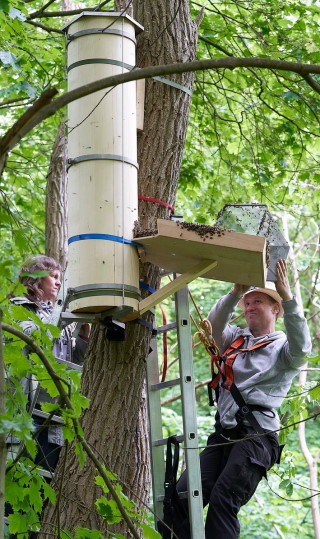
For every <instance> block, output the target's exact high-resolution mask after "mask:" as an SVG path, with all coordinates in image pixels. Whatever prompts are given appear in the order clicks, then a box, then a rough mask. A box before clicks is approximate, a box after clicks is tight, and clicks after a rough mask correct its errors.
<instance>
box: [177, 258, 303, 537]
mask: <svg viewBox="0 0 320 539" xmlns="http://www.w3.org/2000/svg"><path fill="white" fill-rule="evenodd" d="M239 300H240V301H239ZM237 303H239V305H240V307H241V308H242V309H243V311H244V315H245V318H246V321H247V327H246V328H245V329H241V328H239V327H237V326H232V325H230V324H229V323H228V322H229V320H230V318H231V315H232V313H233V310H234V309H235V307H236V305H237ZM282 314H283V315H284V325H285V329H286V333H284V332H283V331H275V323H276V319H277V317H278V316H281V315H282ZM209 320H210V322H211V324H212V330H213V331H212V333H213V337H214V339H215V341H216V343H217V346H218V347H219V350H220V353H221V355H222V356H223V353H225V352H226V350H228V348H229V347H230V345H231V344H233V343H234V342H235V341H236V340H237V339H238V338H239V337H242V339H240V345H239V346H237V345H234V346H236V348H237V350H236V351H237V354H236V357H235V359H234V362H233V365H232V367H231V371H233V374H232V376H233V377H234V384H235V385H236V387H237V388H238V391H237V390H236V392H235V391H230V383H228V380H227V378H228V376H227V372H228V371H227V370H226V369H225V366H226V365H227V364H228V363H224V362H223V361H222V363H221V368H222V370H223V371H224V373H223V375H222V376H220V381H219V386H218V388H219V396H218V405H217V406H218V413H217V417H216V424H215V432H214V433H213V434H211V435H210V436H209V438H208V443H207V447H206V449H205V450H204V451H203V452H202V453H201V456H200V465H201V478H202V490H203V501H204V505H207V504H209V507H208V513H207V518H206V525H205V534H206V539H235V538H237V537H238V536H239V533H240V525H239V521H238V518H237V514H238V512H239V510H240V507H241V506H242V505H244V504H246V503H247V502H248V501H249V499H250V498H251V496H252V495H253V493H254V492H255V490H256V488H257V486H258V483H259V481H260V480H261V478H262V477H263V476H264V477H265V476H266V472H267V471H268V470H269V469H270V468H271V467H272V466H273V464H274V463H275V462H278V461H279V459H280V453H281V449H280V447H279V443H278V438H277V434H276V433H275V432H274V431H277V429H278V428H279V417H278V414H277V412H276V410H275V408H276V407H279V406H280V405H281V403H282V401H283V399H284V397H285V395H286V394H287V392H288V390H289V388H290V385H291V381H292V379H293V378H294V376H295V375H296V374H297V373H298V370H299V368H300V367H301V366H302V365H303V364H304V362H305V357H306V355H307V354H309V353H310V351H311V340H310V335H309V331H308V327H307V322H306V320H305V318H304V316H303V314H302V312H301V310H300V308H299V306H298V305H297V302H296V301H295V299H294V298H293V296H292V294H291V290H290V285H289V281H288V276H287V267H286V263H285V261H284V260H279V261H278V263H277V281H276V283H275V287H274V286H273V283H268V285H267V288H256V289H250V290H249V288H248V287H247V286H243V285H240V284H235V285H234V287H233V289H232V290H231V292H229V294H227V295H226V296H224V297H222V298H221V299H220V300H219V301H218V302H217V304H216V305H215V306H214V307H213V309H212V310H211V312H210V314H209ZM240 348H241V349H242V352H240V351H239V350H240ZM245 349H251V350H247V351H245ZM227 368H228V367H227ZM229 375H230V368H229ZM217 378H219V375H218V377H217ZM229 382H230V380H229ZM231 382H232V380H231ZM231 385H232V383H231ZM239 394H240V397H239ZM235 398H236V400H237V401H238V402H236V401H235ZM239 399H240V401H239ZM241 399H243V401H242V402H241ZM242 403H243V404H247V405H248V408H250V413H249V415H248V414H239V410H240V409H242V408H243V407H242ZM249 416H251V417H249ZM252 417H253V419H252ZM255 421H258V423H255ZM252 425H253V426H252ZM257 432H260V433H262V436H259V435H257ZM266 433H267V434H266ZM233 441H234V443H232V442H233ZM177 491H178V493H181V492H185V491H187V478H186V473H184V474H182V476H181V478H180V480H179V481H178V484H177ZM174 511H175V513H174V528H173V529H174V532H175V534H176V535H177V537H179V539H187V538H189V537H190V527H189V518H188V503H187V500H186V499H185V498H181V499H180V498H179V499H177V501H176V502H175V507H174ZM194 539H196V538H194Z"/></svg>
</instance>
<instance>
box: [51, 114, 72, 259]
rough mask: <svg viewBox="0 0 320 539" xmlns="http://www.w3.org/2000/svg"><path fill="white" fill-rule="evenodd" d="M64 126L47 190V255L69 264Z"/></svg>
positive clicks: (52, 164) (56, 146)
mask: <svg viewBox="0 0 320 539" xmlns="http://www.w3.org/2000/svg"><path fill="white" fill-rule="evenodd" d="M64 128H65V126H64V124H63V123H62V124H61V125H60V127H59V129H58V133H57V136H56V140H55V143H54V147H53V151H52V156H51V161H50V166H49V172H48V175H47V190H46V255H47V256H52V257H53V258H55V259H56V260H58V262H60V264H61V266H62V268H63V269H65V268H66V263H67V212H68V201H67V173H66V137H65V135H64Z"/></svg>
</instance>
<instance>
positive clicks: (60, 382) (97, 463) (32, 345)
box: [0, 311, 139, 539]
mask: <svg viewBox="0 0 320 539" xmlns="http://www.w3.org/2000/svg"><path fill="white" fill-rule="evenodd" d="M0 313H1V311H0ZM1 330H3V331H6V332H7V333H10V334H11V335H14V336H15V337H18V338H19V339H21V340H22V341H24V342H25V343H26V344H27V345H28V346H30V348H32V350H33V351H34V352H35V353H36V354H37V356H38V357H39V358H40V360H41V361H42V363H43V365H44V367H45V368H46V370H47V372H48V374H49V375H50V377H51V379H52V381H53V383H54V384H55V386H56V388H57V390H58V391H59V395H60V397H61V400H62V401H63V403H64V404H65V405H66V406H67V408H68V409H69V410H72V411H73V406H72V403H71V401H70V398H69V395H68V393H67V392H66V390H65V388H64V386H63V382H64V381H63V380H62V379H61V378H60V376H58V375H57V373H56V371H55V370H54V368H53V367H52V365H51V363H50V361H49V359H48V358H47V356H46V355H45V353H44V352H43V351H42V349H41V348H40V346H38V345H37V343H36V342H35V341H34V340H33V339H32V338H31V337H29V335H25V333H23V331H20V330H19V329H16V328H14V327H13V326H10V325H9V324H4V323H0V336H1ZM1 342H2V339H1ZM71 421H72V424H73V428H74V432H75V435H76V438H77V440H78V441H79V442H80V443H81V445H82V447H83V449H84V451H85V452H86V454H87V455H88V457H89V458H90V460H91V461H92V462H93V463H94V465H95V466H96V468H97V470H98V472H99V473H100V475H101V477H102V478H103V480H104V482H105V483H106V485H107V487H108V489H109V491H110V494H111V496H112V497H113V499H114V501H115V502H116V504H117V506H118V509H119V511H120V513H121V516H122V518H123V520H124V521H125V522H126V524H127V525H128V528H129V530H130V531H131V533H132V535H133V537H135V539H139V534H138V533H137V531H136V529H135V527H134V525H133V523H132V521H131V519H130V517H129V516H128V514H127V512H126V510H125V508H124V506H123V505H122V502H121V500H120V498H119V496H118V494H117V492H116V490H115V488H114V486H113V484H112V481H111V480H110V479H109V477H108V475H107V474H106V472H105V470H104V467H103V465H102V464H101V463H100V461H99V460H98V459H97V457H96V456H95V454H94V452H93V451H92V449H91V448H90V446H89V444H88V443H87V442H86V440H85V438H84V437H83V435H82V434H81V432H82V429H81V426H80V422H79V420H78V419H77V418H76V417H72V416H71ZM0 516H1V515H0Z"/></svg>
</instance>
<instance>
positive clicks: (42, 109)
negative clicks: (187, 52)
mask: <svg viewBox="0 0 320 539" xmlns="http://www.w3.org/2000/svg"><path fill="white" fill-rule="evenodd" d="M237 67H244V68H247V69H248V68H251V67H256V68H259V69H276V70H280V71H291V72H293V73H297V74H299V75H301V76H305V75H310V73H316V74H320V64H304V63H300V62H287V61H284V60H272V59H269V58H259V57H252V58H236V57H230V58H214V59H210V60H194V61H192V62H185V63H175V64H169V65H160V66H151V67H144V68H141V69H137V68H133V69H132V70H131V71H129V72H127V73H121V74H120V75H113V76H111V77H106V78H103V79H100V80H97V81H94V82H91V83H90V84H85V85H84V86H80V87H79V88H76V89H75V90H71V91H70V92H66V93H65V94H63V95H62V96H61V97H58V98H57V99H55V100H54V101H51V102H50V103H47V104H45V103H44V102H43V99H44V94H45V93H44V94H42V96H40V98H39V99H38V100H37V102H36V103H37V104H38V109H37V111H35V109H34V105H35V104H34V105H33V106H32V107H31V108H30V109H29V110H28V111H27V112H26V113H25V114H24V115H23V117H21V118H20V119H19V120H18V121H17V122H16V123H15V124H14V125H13V126H12V127H11V128H10V129H9V130H8V131H7V133H6V134H5V135H4V136H3V137H2V139H0V155H1V154H3V156H4V157H3V156H2V158H1V159H2V164H3V163H4V160H5V158H6V155H7V153H8V152H9V151H10V150H11V149H12V148H13V147H14V146H15V145H16V144H17V143H18V142H19V140H20V139H21V138H22V137H23V136H24V135H25V134H26V133H28V132H29V131H31V129H33V128H34V127H35V126H36V125H38V124H39V123H40V122H42V121H43V120H45V119H46V118H49V117H50V116H52V115H53V114H55V113H56V112H57V110H59V109H60V108H62V107H65V106H66V105H68V104H69V103H71V102H72V101H75V100H76V99H80V98H81V97H84V96H86V95H89V94H92V93H94V92H97V91H99V90H104V89H106V88H110V87H112V86H117V85H118V84H123V83H125V82H130V81H134V80H140V79H146V78H152V77H155V76H161V75H174V74H181V73H187V72H190V71H204V70H207V69H231V70H232V69H235V68H237ZM306 82H307V80H306ZM46 92H48V94H50V92H53V93H52V94H51V98H52V97H53V95H54V94H55V93H56V90H53V89H50V90H46ZM45 97H46V99H47V100H48V101H50V100H51V98H48V97H47V95H46V96H45ZM28 114H29V117H28ZM3 166H4V165H3ZM3 166H1V161H0V174H1V173H2V171H3Z"/></svg>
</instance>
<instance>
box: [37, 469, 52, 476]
mask: <svg viewBox="0 0 320 539" xmlns="http://www.w3.org/2000/svg"><path fill="white" fill-rule="evenodd" d="M37 470H38V472H39V474H40V475H42V477H48V478H49V479H53V475H54V474H53V473H52V472H49V470H45V469H43V468H37Z"/></svg>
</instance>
